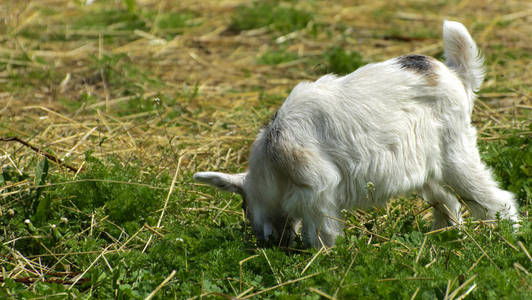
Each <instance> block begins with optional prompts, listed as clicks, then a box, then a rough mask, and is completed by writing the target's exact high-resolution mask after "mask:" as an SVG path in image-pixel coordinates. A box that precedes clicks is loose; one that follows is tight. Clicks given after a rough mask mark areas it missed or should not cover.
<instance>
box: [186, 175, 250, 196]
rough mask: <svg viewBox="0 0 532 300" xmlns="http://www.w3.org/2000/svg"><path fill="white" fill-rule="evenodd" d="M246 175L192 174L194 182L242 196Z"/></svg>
mask: <svg viewBox="0 0 532 300" xmlns="http://www.w3.org/2000/svg"><path fill="white" fill-rule="evenodd" d="M246 174H247V173H239V174H226V173H219V172H198V173H196V174H194V180H197V181H199V182H203V183H206V184H209V185H212V186H214V187H217V188H219V189H222V190H225V191H229V192H234V193H239V194H243V193H244V179H245V178H246Z"/></svg>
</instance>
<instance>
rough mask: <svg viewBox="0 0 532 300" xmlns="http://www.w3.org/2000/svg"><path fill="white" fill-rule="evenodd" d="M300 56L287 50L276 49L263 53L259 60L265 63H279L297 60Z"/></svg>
mask: <svg viewBox="0 0 532 300" xmlns="http://www.w3.org/2000/svg"><path fill="white" fill-rule="evenodd" d="M297 58H298V55H297V53H294V52H289V51H286V50H274V51H268V52H266V53H264V54H262V55H261V56H260V57H259V58H258V59H257V61H258V62H259V63H261V64H265V65H278V64H282V63H286V62H290V61H293V60H296V59H297Z"/></svg>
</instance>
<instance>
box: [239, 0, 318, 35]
mask: <svg viewBox="0 0 532 300" xmlns="http://www.w3.org/2000/svg"><path fill="white" fill-rule="evenodd" d="M280 3H282V2H279V1H257V2H254V3H253V4H252V5H250V6H240V7H238V9H237V11H236V13H235V14H234V15H233V17H232V22H231V26H230V29H231V30H232V31H235V32H240V31H243V30H250V29H257V28H263V27H268V28H270V29H271V30H274V31H277V32H280V33H289V32H292V31H296V30H300V29H302V28H305V27H306V26H307V24H308V23H309V22H310V21H311V20H312V19H313V17H312V14H311V13H309V12H307V11H304V10H299V9H295V8H293V7H290V6H284V5H280Z"/></svg>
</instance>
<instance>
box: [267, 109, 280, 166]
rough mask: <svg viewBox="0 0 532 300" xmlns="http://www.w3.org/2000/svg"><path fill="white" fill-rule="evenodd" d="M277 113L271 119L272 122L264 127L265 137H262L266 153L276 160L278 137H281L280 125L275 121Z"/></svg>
mask: <svg viewBox="0 0 532 300" xmlns="http://www.w3.org/2000/svg"><path fill="white" fill-rule="evenodd" d="M276 117H277V113H276V114H275V116H274V117H273V119H272V122H270V124H268V125H267V126H266V128H265V132H264V134H265V137H264V146H265V148H266V154H267V155H268V156H269V157H270V158H271V159H272V160H274V161H275V160H278V157H277V156H278V153H277V152H278V148H279V143H280V142H279V139H280V137H281V126H279V124H277V122H275V118H276Z"/></svg>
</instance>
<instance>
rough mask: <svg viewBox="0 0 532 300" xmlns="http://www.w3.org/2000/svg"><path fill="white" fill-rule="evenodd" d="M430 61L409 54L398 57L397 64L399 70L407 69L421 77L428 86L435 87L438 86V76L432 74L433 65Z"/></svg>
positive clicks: (427, 58) (429, 58)
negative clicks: (399, 67)
mask: <svg viewBox="0 0 532 300" xmlns="http://www.w3.org/2000/svg"><path fill="white" fill-rule="evenodd" d="M432 60H433V58H431V57H428V56H425V55H419V54H410V55H403V56H400V57H399V58H398V59H397V62H398V63H399V65H400V66H401V69H408V70H411V71H414V72H416V73H418V74H420V75H423V76H424V77H425V79H426V80H427V83H428V84H429V85H432V86H435V85H437V84H438V82H437V79H438V76H437V75H436V73H435V72H434V67H435V65H434V63H433V62H432Z"/></svg>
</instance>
